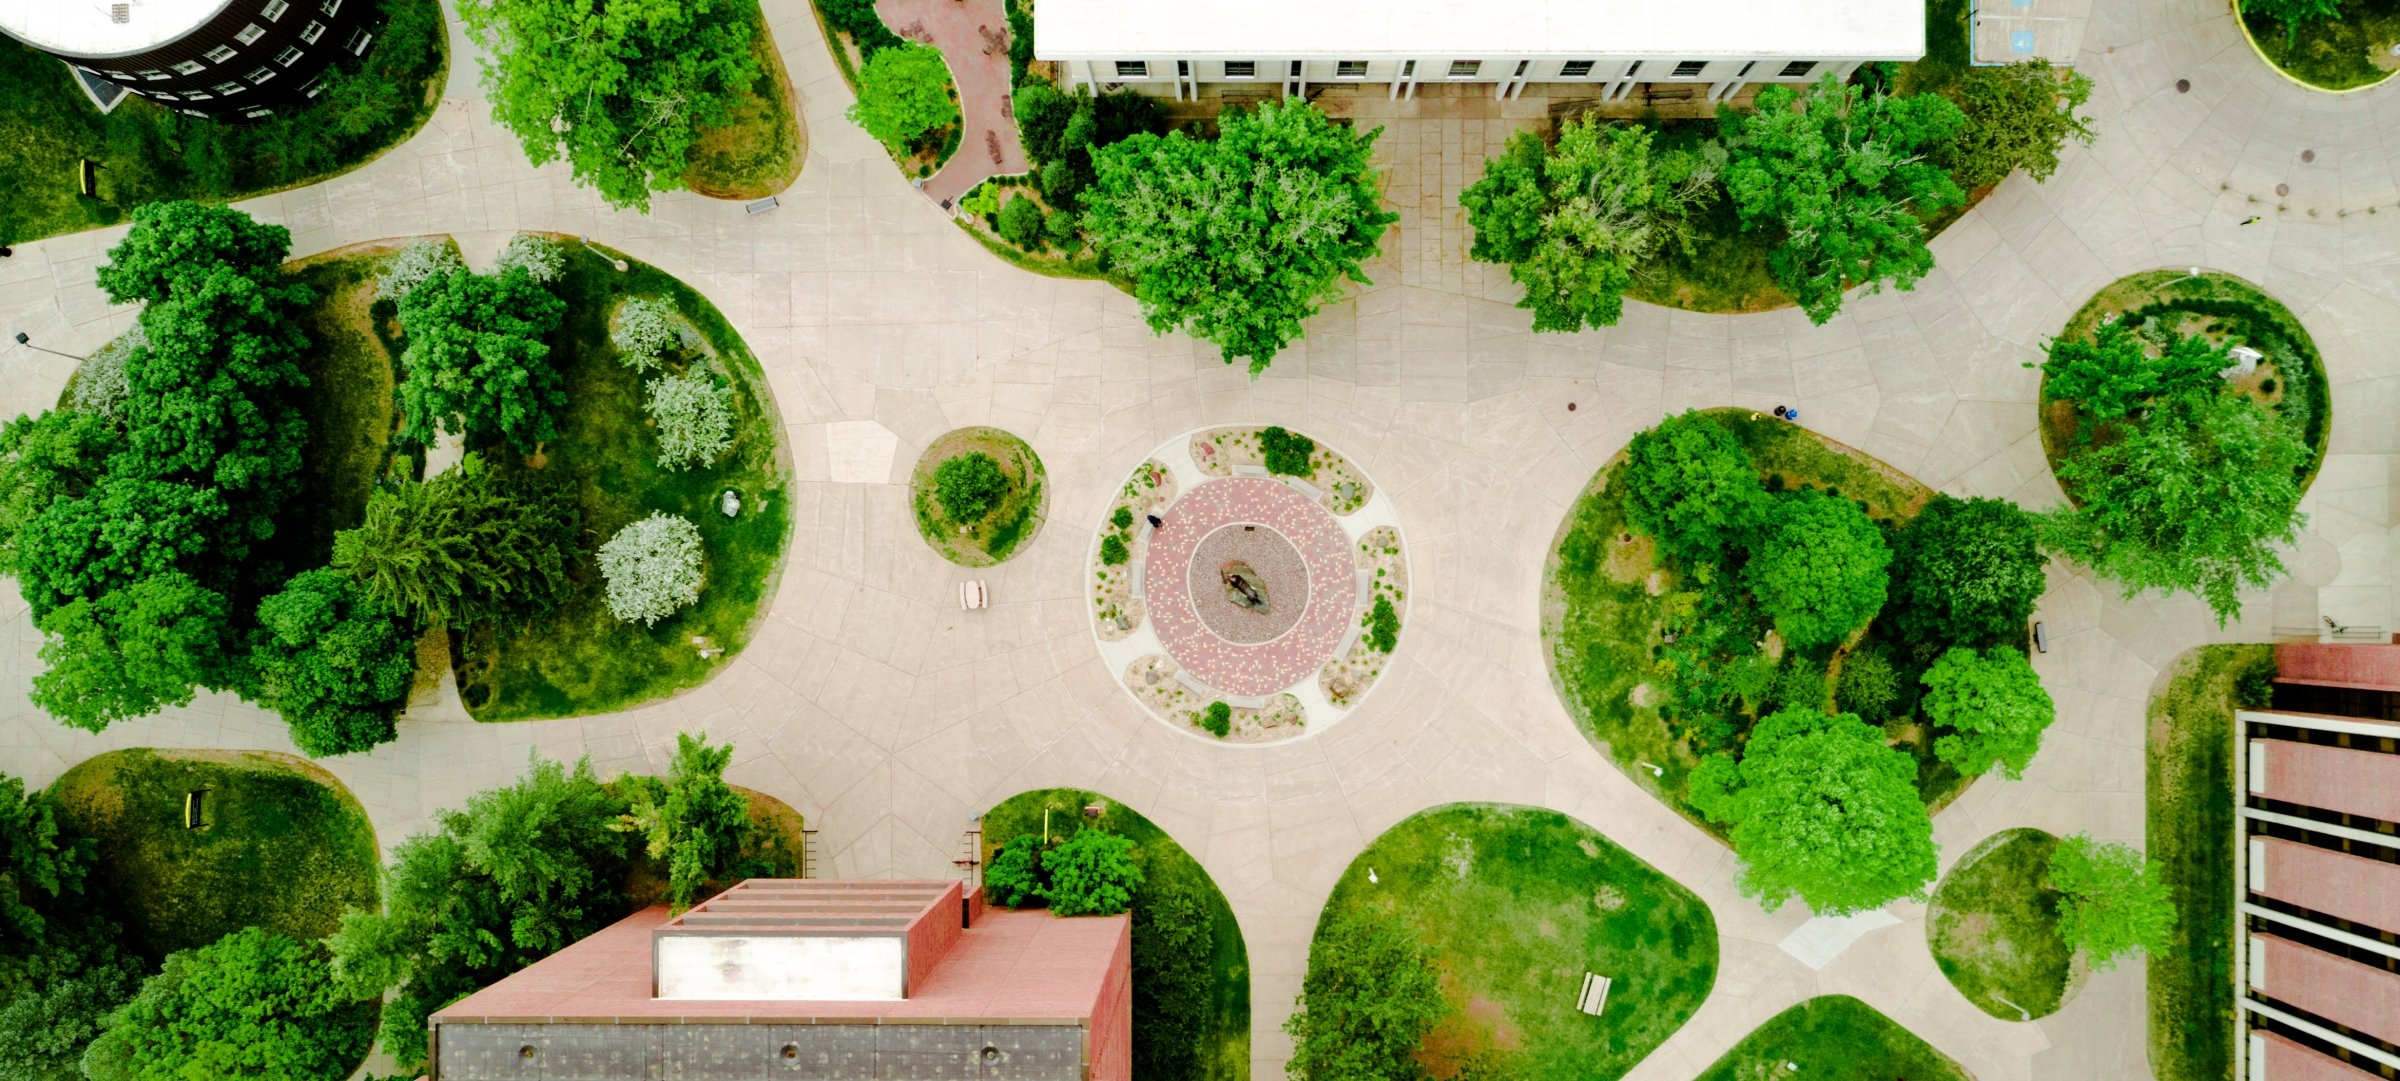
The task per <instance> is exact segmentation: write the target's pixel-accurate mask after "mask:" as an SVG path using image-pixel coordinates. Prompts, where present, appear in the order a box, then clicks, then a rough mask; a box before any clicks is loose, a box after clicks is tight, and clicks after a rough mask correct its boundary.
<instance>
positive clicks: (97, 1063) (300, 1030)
mask: <svg viewBox="0 0 2400 1081" xmlns="http://www.w3.org/2000/svg"><path fill="white" fill-rule="evenodd" d="M329 976H330V967H329V965H328V963H327V959H326V953H325V947H324V946H322V945H320V944H318V943H314V942H307V943H303V942H295V941H293V940H291V939H289V938H285V937H284V936H282V935H278V934H273V933H270V932H268V931H265V930H261V929H260V928H256V927H251V928H245V929H243V930H240V931H236V932H234V933H232V934H229V935H227V936H225V937H224V938H222V939H219V940H218V941H217V942H215V943H214V944H211V945H207V946H202V947H200V948H199V949H195V950H183V951H180V952H177V953H174V954H170V955H168V957H167V960H166V964H165V966H164V967H163V968H161V969H160V971H159V973H158V975H156V976H152V977H150V978H149V979H148V980H145V981H143V983H142V990H141V993H139V994H137V995H135V996H134V998H133V1001H131V1002H129V1003H126V1004H125V1006H124V1008H123V1009H121V1010H118V1011H117V1012H116V1013H115V1014H114V1015H112V1016H111V1017H110V1018H109V1027H108V1030H107V1031H106V1032H104V1033H102V1034H101V1035H100V1037H99V1039H97V1040H94V1041H93V1042H92V1046H91V1048H90V1049H89V1050H87V1051H86V1052H85V1053H84V1070H85V1072H86V1073H87V1074H89V1075H90V1076H91V1077H92V1078H93V1081H189V1079H191V1078H198V1077H207V1078H272V1079H275V1081H310V1079H318V1081H341V1079H342V1078H345V1077H348V1076H350V1072H351V1070H353V1069H355V1068H356V1067H357V1065H358V1060H359V1059H360V1058H362V1057H364V1056H365V1055H366V1052H367V1047H368V1044H369V1042H370V1041H371V1040H372V1034H373V1023H374V1016H375V1004H374V1003H373V1002H371V1001H362V1000H360V999H359V998H357V997H354V996H347V995H343V994H341V993H340V992H339V991H337V990H336V989H335V987H334V985H333V981H332V980H331V979H330V978H329Z"/></svg>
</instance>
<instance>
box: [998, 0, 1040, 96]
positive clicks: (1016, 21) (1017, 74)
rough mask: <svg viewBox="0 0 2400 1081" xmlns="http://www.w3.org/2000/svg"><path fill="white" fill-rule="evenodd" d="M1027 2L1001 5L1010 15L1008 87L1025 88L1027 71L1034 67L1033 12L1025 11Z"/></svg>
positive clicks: (1020, 1) (1015, 0)
mask: <svg viewBox="0 0 2400 1081" xmlns="http://www.w3.org/2000/svg"><path fill="white" fill-rule="evenodd" d="M1026 3H1027V0H1007V2H1006V3H1004V4H1002V5H1001V8H1002V10H1003V11H1005V12H1006V13H1007V15H1008V85H1010V86H1024V85H1025V78H1026V69H1028V68H1030V67H1032V66H1033V12H1030V11H1027V10H1025V5H1026Z"/></svg>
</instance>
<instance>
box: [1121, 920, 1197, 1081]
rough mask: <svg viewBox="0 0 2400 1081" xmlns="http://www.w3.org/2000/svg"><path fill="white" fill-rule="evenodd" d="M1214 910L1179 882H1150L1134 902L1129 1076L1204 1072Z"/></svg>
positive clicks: (1172, 1078)
mask: <svg viewBox="0 0 2400 1081" xmlns="http://www.w3.org/2000/svg"><path fill="white" fill-rule="evenodd" d="M1214 929H1215V921H1214V914H1213V913H1211V912H1210V911H1209V906H1208V902H1207V901H1206V900H1204V899H1203V898H1202V895H1201V894H1200V892H1199V891H1198V890H1197V889H1195V888H1193V887H1192V886H1190V885H1189V884H1187V883H1186V882H1185V881H1184V880H1183V879H1181V878H1177V879H1174V880H1153V881H1151V883H1150V884H1149V886H1148V888H1147V889H1145V890H1143V891H1142V893H1141V895H1140V896H1139V897H1137V898H1136V899H1135V902H1134V906H1133V972H1132V975H1133V1015H1134V1016H1135V1017H1136V1018H1139V1019H1140V1025H1141V1027H1140V1028H1138V1029H1137V1030H1136V1031H1135V1035H1134V1039H1133V1074H1132V1076H1134V1077H1139V1078H1144V1079H1150V1078H1162V1079H1167V1081H1175V1079H1181V1078H1202V1077H1206V1076H1208V1074H1207V1071H1206V1070H1205V1069H1204V1068H1203V1066H1202V1063H1203V1061H1204V1060H1203V1058H1202V1056H1203V1054H1205V1053H1207V1052H1208V1051H1212V1050H1213V1048H1207V1047H1206V1046H1205V1044H1204V1042H1203V1040H1202V1034H1203V1033H1205V1032H1206V1031H1207V1023H1208V1012H1209V1005H1210V1001H1209V1000H1210V997H1211V992H1212V991H1213V990H1214V989H1215V986H1216V979H1215V973H1214V972H1213V971H1211V966H1212V962H1213V961H1214V959H1215V956H1216V941H1215V935H1214V934H1213V933H1212V932H1213V931H1214Z"/></svg>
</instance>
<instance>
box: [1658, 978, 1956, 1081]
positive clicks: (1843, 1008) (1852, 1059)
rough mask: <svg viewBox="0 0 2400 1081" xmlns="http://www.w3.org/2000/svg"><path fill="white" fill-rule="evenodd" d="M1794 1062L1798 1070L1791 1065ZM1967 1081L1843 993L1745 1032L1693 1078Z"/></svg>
mask: <svg viewBox="0 0 2400 1081" xmlns="http://www.w3.org/2000/svg"><path fill="white" fill-rule="evenodd" d="M1794 1067H1797V1069H1794ZM1783 1077H1795V1078H1797V1077H1805V1078H1808V1079H1809V1081H1892V1079H1893V1078H1907V1079H1908V1081H1971V1079H1970V1078H1969V1077H1968V1076H1967V1071H1966V1070H1964V1069H1962V1068H1960V1066H1959V1064H1958V1063H1956V1062H1952V1061H1950V1057H1949V1056H1947V1055H1944V1054H1942V1053H1941V1052H1939V1051H1936V1050H1934V1049H1933V1047H1932V1045H1930V1044H1927V1043H1926V1042H1925V1041H1923V1040H1920V1039H1918V1038H1917V1035H1916V1034H1915V1033H1913V1032H1910V1031H1909V1030H1907V1029H1904V1028H1901V1027H1900V1026H1899V1025H1898V1024H1895V1023H1894V1022H1893V1021H1892V1019H1891V1018H1889V1017H1885V1016H1884V1015H1882V1014H1881V1013H1878V1012H1876V1010H1875V1007H1873V1006H1869V1005H1867V1004H1866V1003H1864V1002H1860V1001H1859V1000H1857V999H1855V998H1851V997H1850V996H1848V995H1826V996H1824V997H1821V998H1812V999H1809V1000H1808V1001H1806V1002H1803V1003H1801V1004H1799V1005H1797V1006H1794V1007H1792V1008H1791V1009H1788V1010H1785V1011H1783V1012H1782V1013H1779V1014H1776V1015H1775V1016H1774V1017H1772V1018H1770V1019H1768V1021H1767V1023H1766V1024H1763V1025H1760V1026H1758V1028H1757V1030H1756V1031H1754V1032H1752V1033H1750V1034H1749V1035H1748V1036H1744V1037H1742V1042H1740V1043H1738V1044H1735V1045H1733V1050H1731V1051H1727V1052H1725V1057H1724V1058H1721V1059H1718V1060H1717V1061H1716V1064H1715V1065H1712V1066H1710V1067H1709V1068H1708V1072H1706V1073H1703V1074H1701V1075H1700V1076H1699V1078H1698V1079H1697V1081H1759V1079H1763V1078H1783Z"/></svg>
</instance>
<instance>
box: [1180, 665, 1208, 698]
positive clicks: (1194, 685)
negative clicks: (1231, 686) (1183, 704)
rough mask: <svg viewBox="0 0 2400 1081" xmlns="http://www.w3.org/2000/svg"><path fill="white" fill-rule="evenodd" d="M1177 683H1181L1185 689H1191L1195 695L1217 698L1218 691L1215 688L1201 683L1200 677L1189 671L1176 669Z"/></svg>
mask: <svg viewBox="0 0 2400 1081" xmlns="http://www.w3.org/2000/svg"><path fill="white" fill-rule="evenodd" d="M1175 682H1177V683H1181V684H1183V685H1184V686H1185V687H1187V688H1190V690H1191V692H1192V693H1193V694H1196V695H1199V696H1200V697H1202V698H1215V697H1216V696H1217V689H1216V688H1215V687H1211V686H1209V685H1208V684H1206V683H1202V682H1200V677H1198V676H1195V675H1193V674H1192V673H1191V672H1189V671H1188V670H1185V669H1182V668H1178V669H1176V670H1175Z"/></svg>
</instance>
